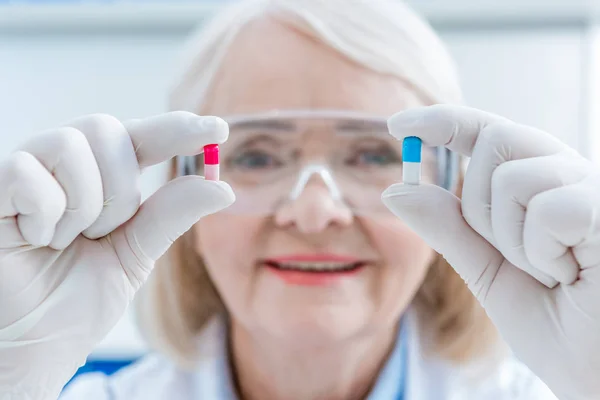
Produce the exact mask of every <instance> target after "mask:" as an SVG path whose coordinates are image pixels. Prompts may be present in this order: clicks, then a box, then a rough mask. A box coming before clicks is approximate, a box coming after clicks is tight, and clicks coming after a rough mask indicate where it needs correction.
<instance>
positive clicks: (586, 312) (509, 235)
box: [382, 106, 600, 400]
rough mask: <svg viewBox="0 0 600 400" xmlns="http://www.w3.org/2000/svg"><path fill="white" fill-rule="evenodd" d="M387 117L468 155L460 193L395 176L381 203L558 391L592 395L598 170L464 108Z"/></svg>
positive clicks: (598, 288) (599, 249)
mask: <svg viewBox="0 0 600 400" xmlns="http://www.w3.org/2000/svg"><path fill="white" fill-rule="evenodd" d="M388 125H389V128H390V132H391V134H392V135H394V136H395V137H397V138H398V139H402V138H404V137H405V136H413V135H414V136H418V137H421V138H422V140H423V142H424V144H429V145H434V146H438V145H440V146H446V147H447V148H449V149H450V150H453V151H455V152H458V153H460V154H463V155H465V156H470V157H471V160H470V162H469V165H468V169H467V172H466V176H465V181H464V190H463V194H462V201H461V200H459V199H458V198H457V197H456V196H454V195H453V194H451V193H449V192H447V191H445V190H443V189H442V188H440V187H437V186H433V185H427V184H421V185H416V186H409V185H402V184H398V185H393V186H391V187H390V188H388V189H387V190H386V191H385V192H384V194H383V196H382V198H383V201H384V203H385V204H386V205H387V206H388V207H389V208H390V209H391V210H392V211H393V212H394V213H395V214H396V215H397V216H398V217H400V218H401V219H402V220H403V221H405V222H406V223H407V224H408V226H409V227H411V228H412V229H413V230H414V231H415V232H416V233H418V234H419V235H420V236H421V237H422V238H423V239H424V240H425V241H426V242H427V243H428V244H429V245H430V246H431V247H432V248H433V249H435V250H436V251H437V252H439V253H440V254H441V255H442V256H443V257H444V258H445V259H446V260H447V261H448V262H449V263H450V264H451V265H452V266H453V267H454V268H455V269H456V271H457V272H458V273H459V274H460V275H461V277H462V278H463V279H464V280H465V281H466V283H467V284H468V286H469V288H470V289H471V291H472V292H473V293H474V294H475V295H476V297H477V299H478V300H479V301H480V302H481V304H482V305H483V307H484V308H485V310H486V311H487V313H488V315H489V317H490V318H491V319H492V321H493V322H494V324H495V325H496V327H497V328H498V330H499V331H500V333H501V335H502V336H503V338H504V339H505V340H506V341H507V343H508V344H509V345H510V347H511V348H512V350H513V351H514V353H515V354H516V356H517V357H519V358H520V359H521V360H522V361H523V362H524V363H525V364H527V366H528V367H529V368H530V369H531V370H532V371H533V372H534V373H536V374H537V375H538V376H539V377H540V378H541V379H542V380H543V381H544V382H545V383H546V384H547V385H548V387H549V388H550V389H551V390H552V391H553V392H554V393H555V394H556V395H557V396H558V397H559V398H560V399H564V400H566V399H577V400H581V399H586V400H590V399H600V172H599V170H598V169H597V168H596V167H594V166H593V165H592V164H591V163H590V162H589V161H587V160H586V159H584V158H583V157H581V156H580V155H578V154H577V153H576V152H575V151H574V150H572V149H571V148H569V147H567V146H566V145H565V144H563V143H562V142H560V141H559V140H557V139H556V138H554V137H553V136H551V135H550V134H547V133H545V132H542V131H539V130H536V129H533V128H530V127H526V126H523V125H518V124H516V123H514V122H511V121H508V120H506V119H504V118H501V117H498V116H495V115H491V114H488V113H484V112H481V111H478V110H474V109H469V108H464V107H454V106H432V107H426V108H421V109H412V110H408V111H406V112H403V113H399V114H396V115H395V116H393V117H392V118H391V119H390V120H389V124H388ZM534 276H535V277H537V278H538V279H537V280H536V279H534V278H533V277H534ZM549 278H550V279H549ZM540 282H544V283H545V284H542V283H540ZM556 283H558V284H556ZM548 286H550V287H548Z"/></svg>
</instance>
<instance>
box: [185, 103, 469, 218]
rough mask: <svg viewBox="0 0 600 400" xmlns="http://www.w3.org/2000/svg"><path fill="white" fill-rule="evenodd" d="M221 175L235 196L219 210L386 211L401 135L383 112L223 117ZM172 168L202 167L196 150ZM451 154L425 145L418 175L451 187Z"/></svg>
mask: <svg viewBox="0 0 600 400" xmlns="http://www.w3.org/2000/svg"><path fill="white" fill-rule="evenodd" d="M224 120H225V121H227V123H228V124H229V139H228V140H227V142H225V143H223V144H221V145H220V175H221V180H223V181H226V182H227V183H228V184H229V185H231V187H232V189H233V191H234V192H235V194H236V201H235V203H234V204H233V205H232V206H230V207H229V208H227V209H226V210H225V211H224V212H227V213H234V214H244V215H262V216H265V215H273V214H275V213H277V212H278V210H281V209H282V208H283V207H288V206H290V205H292V204H293V203H295V202H300V201H302V202H324V201H327V202H329V203H331V204H334V205H335V206H337V207H345V208H348V209H349V210H350V211H351V212H352V213H353V214H355V215H371V216H377V215H389V211H388V209H387V207H385V205H384V204H383V203H382V201H381V193H382V192H383V191H384V190H385V189H386V188H387V187H388V186H390V185H392V184H394V183H397V182H400V181H401V179H402V142H401V141H398V140H396V139H395V138H394V137H393V136H391V135H390V134H389V133H388V128H387V119H386V118H384V117H374V116H371V115H367V114H362V113H358V112H348V111H338V110H318V111H313V110H285V111H273V112H269V113H264V114H254V115H238V116H231V117H225V118H224ZM177 161H178V173H179V175H193V174H196V175H204V171H203V166H204V160H203V155H202V154H200V155H198V156H195V157H189V156H185V157H179V158H178V160H177ZM457 171H458V158H457V157H456V155H455V154H453V153H450V152H449V151H447V150H446V149H445V148H424V150H423V155H422V180H423V182H429V183H435V184H438V185H440V186H442V187H444V188H446V189H448V190H454V187H455V185H456V178H457Z"/></svg>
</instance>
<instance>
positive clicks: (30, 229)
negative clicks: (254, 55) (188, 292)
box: [0, 112, 234, 400]
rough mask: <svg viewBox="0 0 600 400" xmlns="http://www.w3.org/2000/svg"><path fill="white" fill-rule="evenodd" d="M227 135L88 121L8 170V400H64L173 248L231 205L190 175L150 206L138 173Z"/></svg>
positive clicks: (0, 202) (2, 294) (4, 305)
mask: <svg viewBox="0 0 600 400" xmlns="http://www.w3.org/2000/svg"><path fill="white" fill-rule="evenodd" d="M228 134H229V129H228V126H227V124H226V123H225V122H224V121H223V120H221V119H218V118H215V117H199V116H196V115H194V114H191V113H186V112H172V113H168V114H162V115H159V116H155V117H151V118H148V119H142V120H134V121H129V122H126V123H121V122H119V121H118V120H117V119H115V118H113V117H110V116H106V115H91V116H85V117H82V118H79V119H77V120H74V121H72V122H71V123H69V124H67V126H66V127H61V128H58V129H54V130H50V131H47V132H44V133H43V134H41V135H39V136H37V137H34V138H33V139H32V140H30V141H28V142H27V143H25V144H24V145H23V146H22V147H20V149H19V150H18V151H16V152H14V153H13V154H12V156H10V157H9V158H8V159H6V160H3V161H1V162H0V399H20V400H22V399H55V398H57V397H58V395H59V392H60V391H61V389H62V387H63V386H64V384H65V383H66V382H67V381H68V380H69V379H70V378H71V377H72V375H73V374H74V373H75V372H76V370H77V368H78V367H79V366H81V365H82V364H83V363H84V362H85V360H86V357H87V356H88V354H89V353H90V352H91V351H92V350H93V348H94V346H95V345H96V344H97V343H98V342H100V341H101V340H102V339H103V337H104V336H105V335H106V334H107V333H108V332H109V330H110V329H111V328H112V327H113V326H114V325H115V324H116V323H117V321H118V320H119V319H120V317H121V316H122V315H123V313H124V311H125V309H126V307H127V305H128V304H129V303H130V301H131V300H132V298H133V296H134V294H135V293H136V291H137V290H138V289H139V288H140V286H141V285H142V284H143V283H144V281H145V280H146V278H147V277H148V274H149V273H150V272H151V271H152V268H153V266H154V263H155V260H157V258H159V257H160V256H161V255H162V254H163V253H164V252H165V251H166V250H167V249H168V247H169V246H170V245H171V244H172V242H173V241H174V240H175V239H176V238H177V237H179V236H180V235H181V234H183V233H184V232H185V231H187V230H188V229H189V228H190V227H191V226H192V225H193V224H194V223H195V222H197V221H198V220H199V219H200V218H201V217H203V216H205V215H207V214H210V213H214V212H216V211H218V210H221V209H223V208H225V207H227V206H229V205H230V204H231V203H232V202H233V201H234V195H233V192H232V191H231V188H230V187H229V186H228V185H227V184H225V183H223V182H212V181H205V180H204V179H203V178H202V177H199V176H187V177H182V178H179V179H176V180H174V181H171V182H169V183H168V184H166V185H165V186H163V187H162V188H160V189H159V190H158V191H157V192H156V193H154V194H153V195H152V196H151V197H150V198H149V199H148V200H147V201H145V202H144V203H143V204H142V205H141V206H140V198H141V194H140V187H139V186H140V185H139V183H140V180H139V178H140V173H141V171H142V170H143V169H144V168H145V167H148V166H150V165H153V164H157V163H159V162H161V161H165V160H168V159H170V158H172V157H173V156H175V155H177V154H180V155H193V154H197V153H199V152H201V150H202V147H203V146H204V145H206V144H209V143H222V142H224V141H225V140H226V139H227V137H228Z"/></svg>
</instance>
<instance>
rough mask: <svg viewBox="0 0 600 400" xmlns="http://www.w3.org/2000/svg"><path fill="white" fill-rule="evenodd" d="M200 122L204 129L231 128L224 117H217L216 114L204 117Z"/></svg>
mask: <svg viewBox="0 0 600 400" xmlns="http://www.w3.org/2000/svg"><path fill="white" fill-rule="evenodd" d="M200 124H201V126H202V127H203V128H204V129H210V130H215V129H219V130H221V129H228V130H229V125H228V124H227V122H225V121H224V120H223V119H222V118H219V117H215V116H206V117H202V119H201V120H200Z"/></svg>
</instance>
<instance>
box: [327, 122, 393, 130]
mask: <svg viewBox="0 0 600 400" xmlns="http://www.w3.org/2000/svg"><path fill="white" fill-rule="evenodd" d="M336 130H338V131H343V132H351V133H361V132H370V133H373V132H377V133H387V130H388V129H387V121H368V120H367V121H352V120H350V121H343V122H341V123H339V124H337V126H336Z"/></svg>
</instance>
